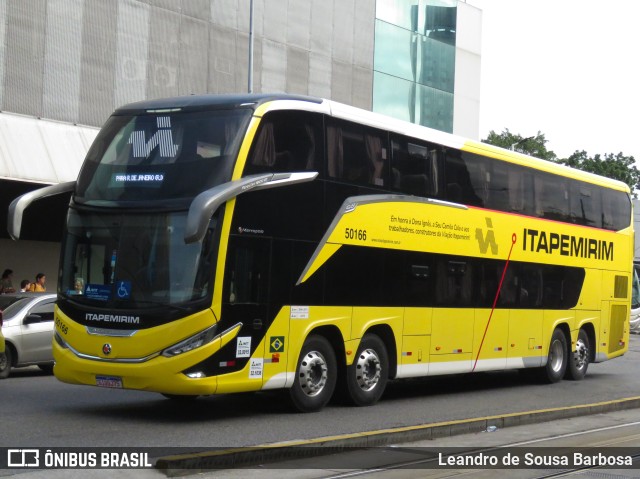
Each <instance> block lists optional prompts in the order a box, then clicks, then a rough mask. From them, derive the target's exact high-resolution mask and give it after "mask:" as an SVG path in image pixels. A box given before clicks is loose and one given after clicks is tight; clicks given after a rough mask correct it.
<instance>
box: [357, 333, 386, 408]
mask: <svg viewBox="0 0 640 479" xmlns="http://www.w3.org/2000/svg"><path fill="white" fill-rule="evenodd" d="M388 378H389V357H388V356H387V348H385V346H384V343H383V342H382V340H381V339H380V338H379V337H378V336H375V335H373V334H365V336H364V337H363V338H362V341H361V342H360V347H359V348H358V353H357V354H356V357H355V359H354V360H353V364H352V365H351V366H349V367H348V368H347V391H348V394H349V400H350V402H352V403H353V404H355V405H356V406H370V405H371V404H375V403H376V402H378V400H379V399H380V397H381V396H382V393H383V392H384V389H385V387H386V385H387V379H388Z"/></svg>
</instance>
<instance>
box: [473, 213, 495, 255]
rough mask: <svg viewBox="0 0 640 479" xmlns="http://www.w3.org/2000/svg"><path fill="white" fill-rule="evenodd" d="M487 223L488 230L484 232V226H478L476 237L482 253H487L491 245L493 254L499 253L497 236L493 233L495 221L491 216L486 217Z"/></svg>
mask: <svg viewBox="0 0 640 479" xmlns="http://www.w3.org/2000/svg"><path fill="white" fill-rule="evenodd" d="M485 221H486V223H487V228H488V230H487V232H486V233H484V231H483V229H482V228H476V239H477V240H478V247H479V248H480V252H481V253H482V254H486V253H487V250H488V249H489V246H491V254H492V255H494V256H495V255H497V254H498V243H496V237H495V235H494V234H493V223H492V222H491V218H485Z"/></svg>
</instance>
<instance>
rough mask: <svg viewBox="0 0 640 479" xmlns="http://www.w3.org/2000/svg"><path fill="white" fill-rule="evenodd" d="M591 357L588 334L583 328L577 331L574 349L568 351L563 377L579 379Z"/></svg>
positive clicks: (585, 370) (583, 374)
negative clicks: (565, 370) (567, 362)
mask: <svg viewBox="0 0 640 479" xmlns="http://www.w3.org/2000/svg"><path fill="white" fill-rule="evenodd" d="M590 358H591V348H590V344H589V335H588V334H587V332H586V331H585V330H584V329H581V330H580V332H579V333H578V340H577V341H576V350H575V351H574V352H570V353H569V364H568V366H567V372H566V373H565V377H566V378H567V379H572V380H574V381H579V380H580V379H582V378H584V377H585V375H586V374H587V368H588V367H589V360H590Z"/></svg>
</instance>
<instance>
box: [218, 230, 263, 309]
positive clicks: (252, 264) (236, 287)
mask: <svg viewBox="0 0 640 479" xmlns="http://www.w3.org/2000/svg"><path fill="white" fill-rule="evenodd" d="M234 242H235V243H236V244H235V245H234V246H233V247H231V248H230V253H229V258H228V266H227V274H226V275H225V276H226V277H228V278H229V283H228V285H227V293H226V297H225V299H226V300H227V301H228V302H229V303H230V304H258V303H265V302H266V301H267V284H268V281H267V278H268V269H269V248H268V241H265V240H261V239H255V238H236V239H235V241H234Z"/></svg>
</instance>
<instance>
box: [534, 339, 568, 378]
mask: <svg viewBox="0 0 640 479" xmlns="http://www.w3.org/2000/svg"><path fill="white" fill-rule="evenodd" d="M568 362H569V354H568V348H567V337H566V336H565V334H564V333H563V332H562V330H561V329H559V328H556V330H555V331H554V332H553V335H552V336H551V342H550V343H549V355H548V356H547V365H546V366H544V367H543V368H541V370H540V373H541V375H540V379H541V380H542V381H543V382H545V383H557V382H558V381H560V380H561V379H562V378H563V377H564V374H565V372H566V370H567V363H568Z"/></svg>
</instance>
